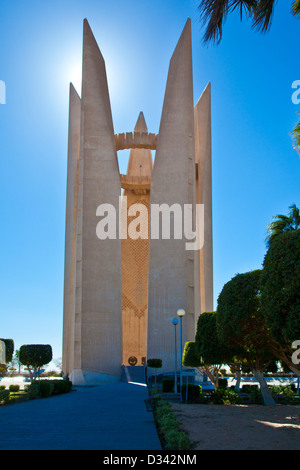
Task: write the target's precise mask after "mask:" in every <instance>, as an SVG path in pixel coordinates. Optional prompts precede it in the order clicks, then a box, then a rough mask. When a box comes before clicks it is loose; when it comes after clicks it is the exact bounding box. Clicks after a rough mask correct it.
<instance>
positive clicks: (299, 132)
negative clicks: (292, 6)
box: [291, 0, 300, 155]
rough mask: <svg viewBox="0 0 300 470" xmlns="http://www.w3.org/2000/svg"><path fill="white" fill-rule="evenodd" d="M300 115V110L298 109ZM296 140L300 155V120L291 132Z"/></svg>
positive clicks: (296, 147)
mask: <svg viewBox="0 0 300 470" xmlns="http://www.w3.org/2000/svg"><path fill="white" fill-rule="evenodd" d="M299 5H300V0H299ZM298 114H299V117H300V111H298ZM291 134H292V136H293V138H294V141H295V149H296V150H297V152H298V153H299V155H300V120H299V122H298V123H297V124H296V125H295V127H294V129H293V130H292V132H291Z"/></svg>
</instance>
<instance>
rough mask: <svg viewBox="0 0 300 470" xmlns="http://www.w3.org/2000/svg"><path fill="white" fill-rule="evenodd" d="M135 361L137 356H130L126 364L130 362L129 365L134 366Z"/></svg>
mask: <svg viewBox="0 0 300 470" xmlns="http://www.w3.org/2000/svg"><path fill="white" fill-rule="evenodd" d="M136 363H137V358H136V357H135V356H130V357H129V359H128V364H130V365H131V366H135V365H136Z"/></svg>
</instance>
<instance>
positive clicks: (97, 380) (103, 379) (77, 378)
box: [69, 369, 120, 385]
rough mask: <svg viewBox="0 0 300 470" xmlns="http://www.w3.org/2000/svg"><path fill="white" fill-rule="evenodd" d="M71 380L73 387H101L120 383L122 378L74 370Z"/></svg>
mask: <svg viewBox="0 0 300 470" xmlns="http://www.w3.org/2000/svg"><path fill="white" fill-rule="evenodd" d="M69 378H70V381H71V382H72V383H73V385H101V384H104V383H116V382H119V381H120V377H117V376H115V375H109V374H101V373H99V372H91V371H88V370H82V369H74V370H73V371H72V372H71V374H70V377H69Z"/></svg>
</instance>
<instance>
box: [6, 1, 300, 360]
mask: <svg viewBox="0 0 300 470" xmlns="http://www.w3.org/2000/svg"><path fill="white" fill-rule="evenodd" d="M290 4H291V1H290V0H288V1H287V0H280V1H279V2H278V5H277V8H276V13H275V16H274V20H273V24H272V27H271V30H270V32H269V33H268V34H267V35H260V34H258V33H257V32H254V31H253V30H251V26H250V23H249V22H247V21H246V20H245V21H243V23H240V22H239V17H238V15H233V16H230V17H229V18H228V20H227V22H226V25H225V28H224V37H223V39H222V41H221V43H220V45H219V46H214V45H212V44H211V45H209V46H203V44H202V35H203V30H202V29H201V24H200V23H199V21H198V12H197V2H196V1H192V0H186V1H184V0H183V1H176V2H174V1H171V0H163V1H162V0H151V1H149V0H138V1H137V0H128V1H126V2H124V1H119V0H115V1H109V2H108V1H103V0H84V1H81V0H80V1H79V0H72V1H69V0H60V1H58V0H52V1H51V2H50V1H48V0H47V1H43V2H41V1H36V0H32V1H20V0H15V1H12V2H1V6H0V35H1V40H0V57H1V60H0V80H3V81H5V83H6V93H7V96H6V104H5V105H0V124H1V127H0V135H1V138H0V155H1V171H0V179H1V183H0V188H1V189H0V190H1V198H0V200H1V232H0V237H1V240H0V246H1V270H0V276H1V279H0V285H1V289H0V293H1V302H0V309H1V323H0V325H1V328H0V337H4V338H13V339H14V341H15V347H16V348H19V347H20V346H21V345H22V344H28V343H50V344H51V345H52V347H53V354H54V358H58V357H61V355H62V353H61V343H62V318H63V273H64V230H65V197H66V170H67V139H68V136H67V131H68V93H69V82H70V81H73V82H74V84H75V87H77V89H78V91H79V92H80V77H79V71H80V63H81V54H82V22H83V19H84V18H85V17H86V18H87V19H88V21H89V23H90V25H91V27H92V29H93V32H94V35H95V37H96V40H97V42H98V44H99V47H100V49H101V51H102V54H103V56H104V58H105V61H106V65H107V72H108V80H109V89H110V97H111V106H112V114H113V122H114V128H115V132H116V133H119V132H126V131H131V130H132V129H133V127H134V124H135V122H136V119H137V117H138V114H139V112H140V111H141V110H142V111H143V112H144V115H145V119H146V122H147V125H148V129H149V132H158V129H159V123H160V115H161V110H162V103H163V97H164V90H165V84H166V78H167V72H168V65H169V60H170V57H171V55H172V53H173V50H174V48H175V45H176V43H177V40H178V39H179V36H180V34H181V31H182V29H183V27H184V24H185V21H186V19H187V18H188V17H190V18H191V20H192V41H193V61H194V71H193V72H194V101H195V102H196V101H197V100H198V98H199V96H200V95H201V93H202V91H203V89H204V87H205V86H206V84H207V82H208V81H211V84H212V145H213V163H212V165H213V173H212V174H213V243H214V298H215V306H214V307H215V308H216V304H217V297H218V295H219V293H220V291H221V289H222V287H223V285H224V284H225V283H226V282H227V281H228V280H229V279H231V277H232V276H234V275H235V274H236V273H238V272H245V271H249V270H251V269H256V268H260V267H261V264H262V261H263V257H264V254H265V237H266V230H267V226H268V224H269V223H270V222H271V219H272V216H274V215H276V214H280V213H283V214H286V213H287V211H288V206H290V205H291V204H293V203H295V204H297V206H299V205H300V184H299V176H300V159H299V157H298V155H297V153H296V151H295V150H293V145H292V140H291V137H290V135H289V132H290V131H291V130H292V128H293V126H294V125H295V123H296V122H297V110H298V109H299V108H300V105H299V106H296V105H295V104H293V103H292V101H291V95H292V92H293V91H294V90H292V88H291V85H292V82H293V81H294V80H300V65H299V37H300V20H297V19H296V18H294V17H293V16H292V15H291V14H290ZM126 164H127V161H126V155H125V154H123V153H120V167H121V171H122V172H124V171H125V168H126Z"/></svg>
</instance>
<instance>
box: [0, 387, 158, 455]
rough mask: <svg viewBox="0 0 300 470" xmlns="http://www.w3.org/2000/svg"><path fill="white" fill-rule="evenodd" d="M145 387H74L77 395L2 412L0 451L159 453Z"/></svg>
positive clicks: (2, 409) (27, 404)
mask: <svg viewBox="0 0 300 470" xmlns="http://www.w3.org/2000/svg"><path fill="white" fill-rule="evenodd" d="M147 397H148V393H147V389H146V387H145V386H141V385H138V384H132V383H124V382H123V383H122V382H119V383H117V384H105V385H101V386H99V387H89V388H83V387H75V391H73V392H71V393H67V394H63V395H57V396H53V397H50V398H44V399H40V400H31V401H28V402H24V403H17V404H15V405H9V406H2V407H0V426H1V429H2V432H1V439H0V449H5V450H24V449H28V450H32V449H34V450H49V449H50V450H57V449H60V450H160V449H161V445H160V442H159V439H158V437H157V433H156V428H155V424H154V420H153V414H152V413H151V412H147V410H146V407H145V403H144V399H145V398H147Z"/></svg>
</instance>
